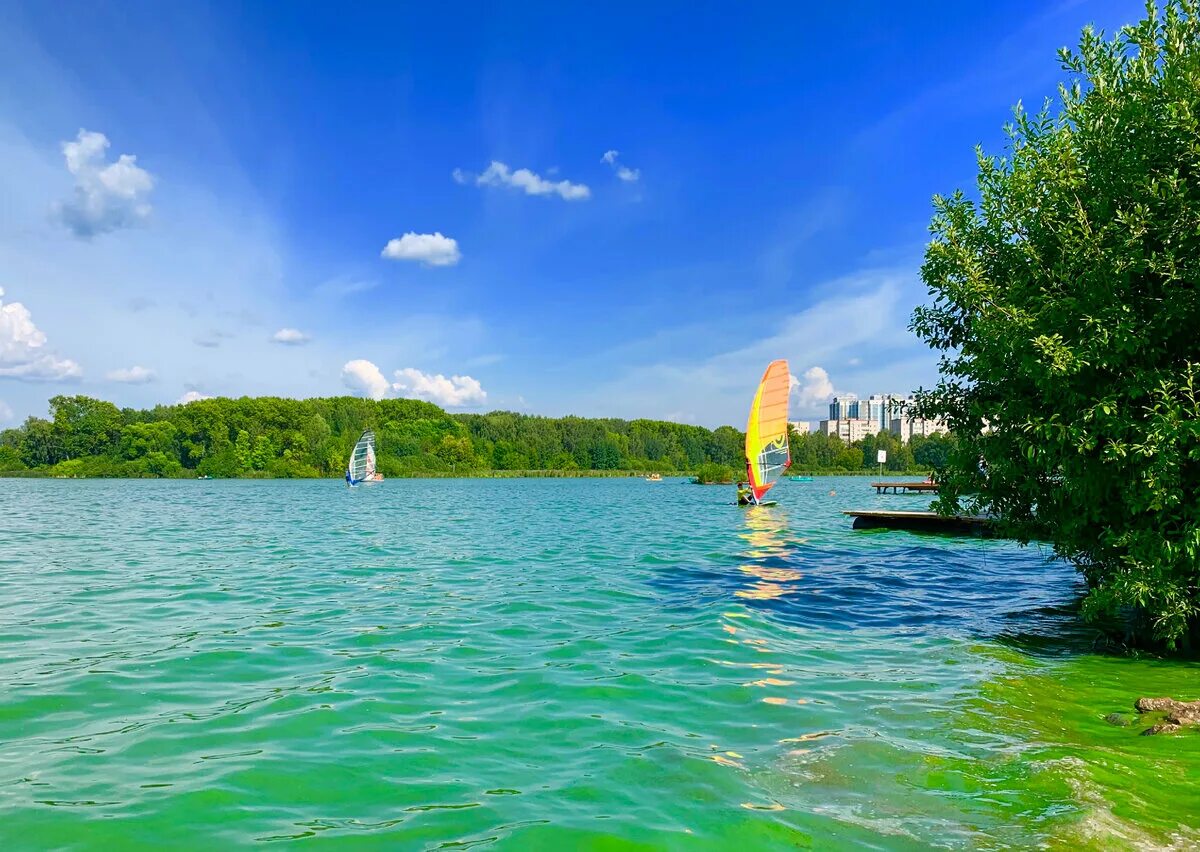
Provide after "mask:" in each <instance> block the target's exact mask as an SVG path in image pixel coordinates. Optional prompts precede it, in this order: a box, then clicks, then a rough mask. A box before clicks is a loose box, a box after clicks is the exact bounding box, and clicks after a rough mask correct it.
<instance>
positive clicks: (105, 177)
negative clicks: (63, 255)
mask: <svg viewBox="0 0 1200 852" xmlns="http://www.w3.org/2000/svg"><path fill="white" fill-rule="evenodd" d="M108 147H109V142H108V137H107V136H105V135H104V134H103V133H96V132H94V131H90V130H80V131H79V135H78V136H77V137H76V138H75V141H73V142H64V143H62V152H63V157H64V158H65V159H66V161H67V171H69V172H70V173H71V174H72V175H74V177H75V196H74V198H72V199H71V200H70V201H62V202H59V203H58V204H56V205H55V207H54V212H55V215H56V216H57V217H58V219H59V220H60V221H61V222H62V223H63V224H64V225H66V226H67V228H69V229H70V230H71V232H72V233H73V234H75V236H77V237H80V238H81V239H90V238H91V237H94V236H96V235H97V234H104V233H108V232H110V231H115V230H117V229H119V228H127V227H130V226H131V225H137V224H140V223H141V222H144V221H145V220H146V219H147V218H149V216H150V212H151V209H152V208H151V206H150V202H149V196H150V191H151V190H152V189H154V178H153V176H152V175H151V174H150V173H149V172H148V171H146V170H145V169H143V168H142V167H141V166H139V165H138V164H137V157H135V156H133V155H132V154H122V155H121V156H120V157H118V158H117V160H116V162H111V163H110V162H108V160H107V153H106V152H107V151H108Z"/></svg>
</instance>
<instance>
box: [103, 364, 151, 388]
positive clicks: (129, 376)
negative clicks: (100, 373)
mask: <svg viewBox="0 0 1200 852" xmlns="http://www.w3.org/2000/svg"><path fill="white" fill-rule="evenodd" d="M104 377H105V378H106V379H108V380H109V381H110V382H125V383H126V384H130V385H144V384H146V383H147V382H152V381H154V379H155V378H156V377H155V374H154V371H153V370H148V369H146V368H145V367H129V368H122V369H120V370H112V371H110V372H108V373H106V374H105V376H104Z"/></svg>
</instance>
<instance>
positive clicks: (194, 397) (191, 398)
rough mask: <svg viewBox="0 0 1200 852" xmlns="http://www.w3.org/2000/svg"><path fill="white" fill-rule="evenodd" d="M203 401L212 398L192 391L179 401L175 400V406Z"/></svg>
mask: <svg viewBox="0 0 1200 852" xmlns="http://www.w3.org/2000/svg"><path fill="white" fill-rule="evenodd" d="M202 399H212V397H211V396H208V395H207V394H202V393H200V391H197V390H190V391H188V392H187V393H185V394H184V395H183V396H181V397H179V399H177V400H175V404H176V405H187V404H188V403H189V402H199V401H200V400H202Z"/></svg>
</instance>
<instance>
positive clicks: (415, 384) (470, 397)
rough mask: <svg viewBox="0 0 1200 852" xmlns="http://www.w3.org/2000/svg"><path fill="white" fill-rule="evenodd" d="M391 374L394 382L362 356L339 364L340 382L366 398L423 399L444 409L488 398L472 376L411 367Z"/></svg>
mask: <svg viewBox="0 0 1200 852" xmlns="http://www.w3.org/2000/svg"><path fill="white" fill-rule="evenodd" d="M393 375H394V376H395V379H396V381H394V382H389V381H388V380H387V377H386V376H384V375H383V371H382V370H380V369H379V367H377V366H376V365H375V364H373V363H371V362H370V361H367V360H365V359H363V358H357V359H355V360H353V361H348V362H346V364H345V366H343V367H342V383H343V384H345V386H346V387H347V388H349V389H350V390H352V391H354V392H355V393H357V394H359V395H360V396H365V397H367V398H368V399H383V398H384V397H386V396H398V397H403V398H405V399H423V400H425V401H426V402H432V403H434V404H435V405H440V406H442V407H443V408H465V407H470V406H476V405H482V404H483V403H484V402H486V401H487V391H485V390H484V389H483V386H482V385H481V384H480V383H479V380H478V379H474V378H472V377H471V376H443V375H442V374H441V373H436V374H434V373H423V372H421V371H420V370H417V369H414V368H412V367H405V368H404V369H402V370H396V371H395V373H394V374H393Z"/></svg>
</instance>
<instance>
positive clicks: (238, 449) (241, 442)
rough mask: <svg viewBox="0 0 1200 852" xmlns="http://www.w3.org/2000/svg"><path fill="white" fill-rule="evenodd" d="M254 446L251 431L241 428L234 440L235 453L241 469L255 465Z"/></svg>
mask: <svg viewBox="0 0 1200 852" xmlns="http://www.w3.org/2000/svg"><path fill="white" fill-rule="evenodd" d="M253 453H254V447H253V445H252V444H251V442H250V433H249V432H247V431H246V430H245V429H239V430H238V433H237V439H236V440H235V441H234V442H233V455H234V458H236V459H237V466H238V469H239V470H250V469H251V468H252V467H253V461H252V458H251V457H252V456H253Z"/></svg>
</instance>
